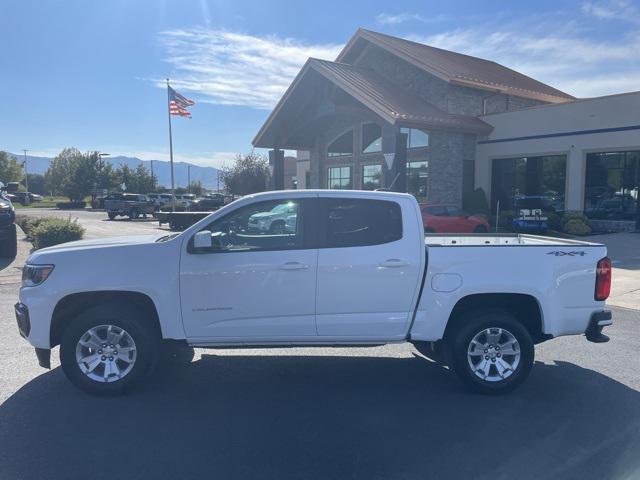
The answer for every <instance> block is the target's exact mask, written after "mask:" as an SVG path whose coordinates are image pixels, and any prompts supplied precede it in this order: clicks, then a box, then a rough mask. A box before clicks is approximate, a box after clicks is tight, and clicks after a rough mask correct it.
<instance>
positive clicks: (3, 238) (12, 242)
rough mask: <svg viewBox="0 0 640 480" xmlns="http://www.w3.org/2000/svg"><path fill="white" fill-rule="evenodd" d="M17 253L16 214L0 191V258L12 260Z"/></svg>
mask: <svg viewBox="0 0 640 480" xmlns="http://www.w3.org/2000/svg"><path fill="white" fill-rule="evenodd" d="M17 251H18V238H17V234H16V212H15V210H14V208H13V205H12V204H11V201H10V200H9V199H8V198H7V197H6V195H5V194H4V192H1V191H0V257H3V258H14V257H15V256H16V253H17Z"/></svg>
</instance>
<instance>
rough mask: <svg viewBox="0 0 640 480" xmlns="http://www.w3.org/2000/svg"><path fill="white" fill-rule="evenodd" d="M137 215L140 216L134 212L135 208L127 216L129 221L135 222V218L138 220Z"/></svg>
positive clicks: (136, 211)
mask: <svg viewBox="0 0 640 480" xmlns="http://www.w3.org/2000/svg"><path fill="white" fill-rule="evenodd" d="M139 215H140V214H139V213H138V210H136V209H135V208H134V209H133V210H131V211H129V214H128V216H129V219H131V220H135V219H136V218H138V216H139Z"/></svg>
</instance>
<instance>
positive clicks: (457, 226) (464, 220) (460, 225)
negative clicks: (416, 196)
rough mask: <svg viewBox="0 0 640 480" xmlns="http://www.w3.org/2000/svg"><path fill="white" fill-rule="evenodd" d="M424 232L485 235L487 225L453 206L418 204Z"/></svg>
mask: <svg viewBox="0 0 640 480" xmlns="http://www.w3.org/2000/svg"><path fill="white" fill-rule="evenodd" d="M420 212H421V213H422V222H423V223H424V231H425V232H427V233H487V232H488V231H489V223H488V222H487V220H486V219H484V218H483V217H480V216H476V215H467V214H466V213H464V212H462V211H461V210H460V209H459V208H458V207H456V206H455V205H449V204H426V203H421V204H420Z"/></svg>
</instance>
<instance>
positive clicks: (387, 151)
mask: <svg viewBox="0 0 640 480" xmlns="http://www.w3.org/2000/svg"><path fill="white" fill-rule="evenodd" d="M382 154H383V155H384V165H383V166H382V171H383V175H384V188H388V189H389V190H392V191H394V192H406V191H407V134H406V133H400V129H399V128H398V127H395V126H393V125H389V124H385V125H383V126H382Z"/></svg>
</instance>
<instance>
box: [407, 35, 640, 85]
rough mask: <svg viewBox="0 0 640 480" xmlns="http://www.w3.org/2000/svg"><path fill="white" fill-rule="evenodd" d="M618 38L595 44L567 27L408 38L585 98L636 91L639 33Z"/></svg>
mask: <svg viewBox="0 0 640 480" xmlns="http://www.w3.org/2000/svg"><path fill="white" fill-rule="evenodd" d="M523 32H526V33H523ZM621 37H623V38H619V39H617V40H616V41H602V40H599V41H596V40H591V39H590V38H588V37H586V36H581V35H580V33H579V29H574V28H572V27H571V26H568V27H567V28H564V29H563V28H555V27H554V26H550V25H547V26H545V27H544V28H533V29H532V28H529V29H523V28H521V27H518V25H507V26H503V27H502V28H496V29H493V28H492V27H490V26H487V27H476V28H470V29H457V30H453V31H448V32H443V33H439V34H435V35H431V36H426V37H425V36H410V37H409V38H411V39H412V40H415V41H419V42H422V43H426V44H427V45H432V46H434V47H439V48H444V49H447V50H453V51H456V52H460V53H465V54H468V55H473V56H477V57H481V58H485V59H488V60H493V61H496V62H498V63H500V64H502V65H505V66H507V67H510V68H512V69H514V70H516V71H519V72H521V73H524V74H525V75H529V76H531V77H533V78H535V79H537V80H540V81H541V82H544V83H547V84H549V85H551V86H553V87H556V88H558V89H560V90H563V91H565V92H567V93H569V94H572V95H575V96H578V97H588V96H598V95H607V94H612V93H620V92H625V91H633V90H638V85H640V83H638V77H639V76H640V71H638V68H637V66H638V65H639V64H640V32H636V31H630V32H628V33H627V34H621ZM634 67H635V69H634Z"/></svg>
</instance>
